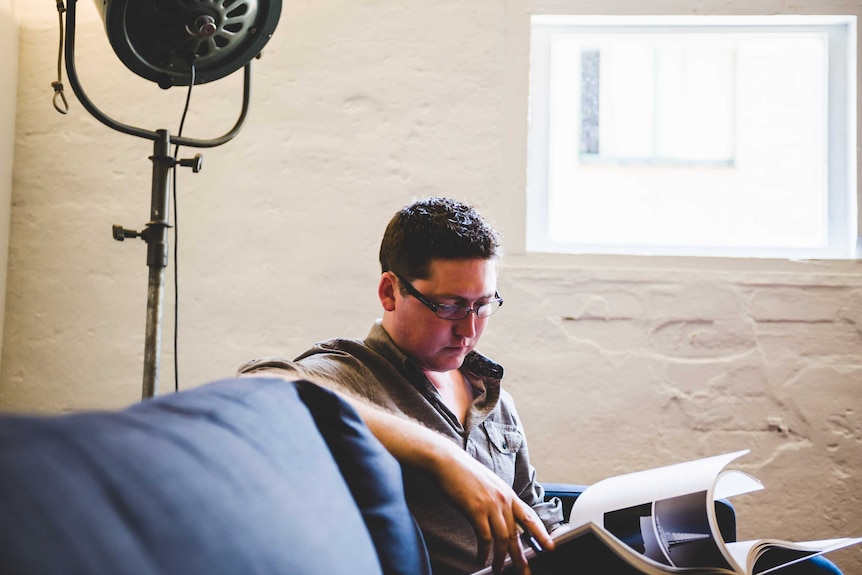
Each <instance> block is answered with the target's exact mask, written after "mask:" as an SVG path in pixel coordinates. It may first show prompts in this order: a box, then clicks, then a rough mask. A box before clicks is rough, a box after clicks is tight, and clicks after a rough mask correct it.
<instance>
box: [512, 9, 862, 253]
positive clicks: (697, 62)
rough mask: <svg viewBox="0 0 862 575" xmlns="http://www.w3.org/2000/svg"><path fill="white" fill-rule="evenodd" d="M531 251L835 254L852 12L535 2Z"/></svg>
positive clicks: (842, 202)
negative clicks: (569, 7)
mask: <svg viewBox="0 0 862 575" xmlns="http://www.w3.org/2000/svg"><path fill="white" fill-rule="evenodd" d="M531 42H532V46H531V64H530V67H531V77H530V108H529V124H530V127H529V142H528V149H529V158H528V197H527V212H528V213H527V216H528V221H527V249H528V251H544V252H571V253H628V254H670V255H717V256H756V257H791V258H814V257H817V258H847V257H853V256H854V254H855V244H856V167H855V144H856V142H855V134H856V132H855V130H856V121H855V105H856V94H855V66H856V64H855V17H843V16H841V17H838V16H835V17H831V16H830V17H824V16H819V17H818V16H804V17H803V16H799V17H787V16H769V17H709V16H704V17H568V16H534V17H533V21H532V36H531Z"/></svg>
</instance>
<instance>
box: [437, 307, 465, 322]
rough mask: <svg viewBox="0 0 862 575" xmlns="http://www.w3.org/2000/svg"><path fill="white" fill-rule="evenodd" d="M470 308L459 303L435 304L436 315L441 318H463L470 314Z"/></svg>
mask: <svg viewBox="0 0 862 575" xmlns="http://www.w3.org/2000/svg"><path fill="white" fill-rule="evenodd" d="M470 311H471V308H469V307H464V306H461V305H443V304H440V305H438V306H437V317H439V318H441V319H464V318H465V317H467V316H468V315H469V314H470Z"/></svg>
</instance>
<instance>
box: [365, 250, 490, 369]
mask: <svg viewBox="0 0 862 575" xmlns="http://www.w3.org/2000/svg"><path fill="white" fill-rule="evenodd" d="M430 272H431V273H430V275H429V277H428V278H427V279H417V280H414V281H413V282H411V283H412V285H413V287H414V288H416V290H418V291H419V292H420V293H421V294H422V295H424V296H425V297H426V298H428V299H429V300H431V301H432V302H433V303H436V304H454V305H463V306H476V304H483V303H486V302H488V301H489V300H491V299H494V293H495V292H496V290H497V264H496V262H495V261H492V260H483V259H460V260H444V259H434V260H431V266H430ZM398 282H399V280H398V279H397V278H396V277H395V275H394V274H392V273H390V272H387V273H385V274H383V276H382V277H381V279H380V286H379V290H378V291H379V295H380V301H381V303H382V304H383V308H384V310H385V312H384V314H383V328H384V329H385V330H386V332H387V333H388V334H389V336H390V337H391V338H392V340H393V341H394V342H395V345H397V346H398V347H399V348H400V349H401V350H402V351H403V352H405V353H406V354H407V355H409V356H410V357H412V358H413V359H414V360H415V361H416V362H417V363H418V364H419V366H420V367H422V369H425V370H430V371H450V370H453V369H458V368H460V367H461V364H462V363H463V362H464V357H465V356H466V355H467V354H468V353H469V352H470V351H472V350H473V348H474V347H476V344H477V343H478V342H479V338H480V337H481V336H482V332H483V331H484V330H485V325H486V324H487V323H488V318H487V317H485V318H478V317H476V314H475V313H470V314H468V315H467V317H465V318H464V319H460V320H447V319H441V318H439V317H437V315H436V314H435V313H434V311H432V310H431V309H429V308H428V307H427V306H425V305H424V304H423V303H422V302H420V301H419V300H418V299H416V298H415V297H413V296H411V295H409V294H406V293H401V290H400V289H399V284H398Z"/></svg>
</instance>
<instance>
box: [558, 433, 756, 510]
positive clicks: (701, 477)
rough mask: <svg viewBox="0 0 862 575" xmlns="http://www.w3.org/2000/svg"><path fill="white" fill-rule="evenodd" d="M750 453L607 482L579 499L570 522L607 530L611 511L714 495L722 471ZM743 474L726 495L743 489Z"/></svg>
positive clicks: (730, 484)
mask: <svg viewBox="0 0 862 575" xmlns="http://www.w3.org/2000/svg"><path fill="white" fill-rule="evenodd" d="M748 452H749V450H748V449H746V450H743V451H735V452H733V453H727V454H724V455H716V456H713V457H707V458H705V459H698V460H695V461H689V462H686V463H677V464H674V465H668V466H665V467H657V468H655V469H648V470H646V471H637V472H635V473H628V474H626V475H619V476H616V477H610V478H608V479H603V480H602V481H599V482H598V483H595V484H594V485H591V486H590V487H588V488H587V489H586V491H584V492H583V493H582V494H581V495H580V497H578V499H577V501H575V505H574V507H573V508H572V515H571V519H570V520H569V521H570V523H572V524H573V525H582V524H584V523H589V522H593V523H596V524H597V525H601V526H604V516H605V513H607V512H609V511H615V510H619V509H627V508H631V507H636V506H638V505H643V504H647V503H649V504H651V503H652V502H653V501H657V500H660V499H671V498H674V497H678V496H681V495H686V494H690V493H698V492H703V491H706V492H708V493H713V488H714V487H715V485H716V484H717V482H718V478H719V475H720V474H721V471H722V469H724V468H725V467H726V466H727V464H728V463H730V462H731V461H733V460H734V459H737V458H738V457H740V456H742V455H745V454H746V453H748ZM740 473H741V472H737V473H734V474H732V475H730V476H729V477H731V480H730V481H729V482H728V483H727V484H722V485H723V487H722V489H721V492H722V493H728V492H732V491H739V489H741V488H743V482H742V480H741V478H740ZM742 475H744V474H742ZM747 477H749V476H747ZM750 479H751V481H753V482H755V483H756V485H757V486H759V487H758V488H762V487H763V486H762V485H760V483H759V482H758V481H757V480H756V479H754V478H750ZM745 485H747V486H748V487H749V488H751V487H754V485H753V484H751V483H750V482H747V483H745ZM749 490H750V489H749ZM742 492H745V491H744V490H743V491H742ZM737 494H739V493H737ZM722 497H727V495H722Z"/></svg>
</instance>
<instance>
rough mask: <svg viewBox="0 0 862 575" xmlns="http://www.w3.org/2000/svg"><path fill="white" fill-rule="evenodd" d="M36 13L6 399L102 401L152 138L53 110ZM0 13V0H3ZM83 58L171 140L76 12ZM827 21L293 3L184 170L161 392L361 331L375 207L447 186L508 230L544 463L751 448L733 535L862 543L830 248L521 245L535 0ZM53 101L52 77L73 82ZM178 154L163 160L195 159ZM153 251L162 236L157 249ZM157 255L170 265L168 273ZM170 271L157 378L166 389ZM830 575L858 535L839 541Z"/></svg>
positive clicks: (694, 6) (846, 317)
mask: <svg viewBox="0 0 862 575" xmlns="http://www.w3.org/2000/svg"><path fill="white" fill-rule="evenodd" d="M53 4H54V3H52V2H45V3H39V5H38V6H36V3H27V5H25V6H20V8H21V9H22V11H23V12H24V14H25V17H24V22H23V25H22V29H21V30H20V66H19V70H20V75H19V80H18V103H17V115H18V122H17V126H16V137H15V164H14V187H13V199H12V218H11V248H10V252H9V267H8V288H7V298H6V320H5V339H4V345H3V355H2V363H0V368H2V371H0V408H3V409H9V410H25V411H39V412H62V411H75V410H81V409H89V408H108V407H119V406H123V405H127V404H129V403H132V402H134V401H137V400H138V398H139V396H140V393H141V372H142V364H143V345H144V326H145V310H146V290H147V286H146V283H147V268H146V265H145V252H146V250H145V247H146V246H145V245H144V244H143V242H140V241H138V240H127V241H126V242H124V243H122V244H121V243H117V242H114V241H113V240H112V239H111V231H110V227H111V225H112V224H122V225H124V226H126V227H130V228H135V229H140V228H141V227H142V226H143V224H144V223H145V222H146V221H147V220H148V217H149V200H150V185H151V178H150V176H151V172H150V170H151V165H150V162H149V161H148V160H147V156H148V155H150V154H151V153H152V146H151V144H150V143H149V142H147V141H144V140H138V139H136V138H133V137H131V136H126V135H122V134H118V133H116V132H113V131H112V130H110V129H108V128H107V127H105V126H103V125H101V124H99V123H98V122H96V121H95V120H94V119H93V118H91V117H89V116H88V115H87V114H86V112H85V111H84V110H83V109H82V108H81V107H80V105H79V104H78V103H77V102H75V101H74V98H73V102H72V111H71V113H70V114H69V115H68V116H60V115H59V114H57V113H55V112H54V111H53V109H52V107H51V100H50V99H51V94H52V93H51V90H50V82H51V81H52V80H53V75H54V73H55V72H54V70H55V66H56V62H55V58H56V41H57V28H56V13H55V12H54V11H53V9H54V5H53ZM0 6H2V5H0ZM79 11H80V14H79V20H80V29H79V50H78V51H79V54H78V68H79V72H80V74H81V78H82V82H83V83H84V86H85V88H86V89H87V91H88V93H89V94H90V96H91V97H92V98H93V100H94V101H95V102H96V103H97V105H99V106H100V107H102V108H103V110H104V111H106V112H108V113H109V114H111V115H113V116H115V117H116V118H117V119H120V120H122V121H124V122H126V123H130V124H133V125H140V126H143V127H147V128H150V129H157V128H164V129H169V130H171V131H172V132H175V131H176V130H177V126H178V124H179V119H180V113H181V110H182V104H183V101H184V98H185V92H184V91H183V90H180V89H173V90H169V91H167V92H164V91H161V90H160V89H158V88H157V87H155V86H154V85H151V84H149V83H147V82H145V81H142V80H140V79H138V78H136V77H134V76H133V75H132V74H131V73H130V72H128V71H127V70H126V69H125V68H123V67H122V65H121V64H119V62H118V61H117V59H116V58H115V57H114V56H113V53H112V52H111V51H110V48H109V47H108V45H107V40H106V38H105V34H104V33H103V32H102V30H101V23H100V22H99V20H98V17H97V16H96V13H95V8H93V6H92V5H91V4H89V3H88V2H82V3H81V6H80V7H79ZM531 11H533V12H538V13H552V12H569V13H595V12H598V11H603V12H607V13H630V12H641V13H650V12H654V13H665V12H682V13H719V14H734V13H763V14H770V13H776V12H789V13H806V12H818V13H841V14H860V13H862V7H860V3H859V2H837V1H835V2H826V1H822V0H806V1H801V2H794V3H788V2H764V1H743V0H738V1H733V0H728V1H721V2H719V1H698V2H689V1H687V0H666V1H657V0H654V1H649V2H644V1H639V2H635V1H634V0H627V1H623V0H618V1H610V2H609V1H605V2H602V3H597V2H584V1H577V2H575V1H566V0H560V1H557V2H533V3H529V2H526V0H510V1H508V2H501V1H499V0H493V1H492V0H478V1H472V2H463V1H455V0H435V1H433V2H431V1H415V2H403V3H401V2H384V1H382V0H366V1H356V0H315V1H314V2H311V1H309V0H305V1H295V2H294V1H289V2H285V3H284V11H283V14H282V19H281V22H280V24H279V27H278V30H277V32H276V35H275V37H274V38H273V40H272V42H271V43H270V44H269V45H268V46H267V48H266V50H265V53H264V57H263V59H261V60H260V61H257V62H255V72H254V86H253V92H252V104H251V112H250V114H249V119H248V122H247V123H246V125H245V127H244V128H243V131H242V132H241V133H240V135H239V136H238V137H237V138H236V139H235V140H234V141H232V142H230V143H229V144H226V145H224V146H221V147H218V148H214V149H211V150H206V151H204V152H203V153H204V169H203V171H202V172H201V173H200V174H192V173H191V172H190V171H188V170H185V171H183V172H181V173H180V175H179V184H178V195H179V214H178V228H179V258H178V259H179V265H180V272H179V278H180V291H179V298H180V306H179V309H180V312H179V317H180V321H179V323H180V325H179V349H180V353H179V359H180V362H179V374H180V384H181V387H184V388H185V387H190V386H193V385H198V384H200V383H203V382H205V381H207V380H210V379H213V378H218V377H222V376H226V375H230V374H231V373H233V371H234V370H235V369H236V367H237V366H238V365H239V364H240V363H242V362H243V361H245V360H247V359H250V358H253V357H259V356H264V355H287V356H292V355H294V354H296V353H298V352H299V351H302V350H303V349H304V348H305V347H306V346H307V345H309V344H310V343H312V342H313V341H316V340H318V339H322V338H326V337H331V336H336V335H348V336H355V337H362V336H363V335H364V334H365V333H366V331H367V329H368V327H369V325H370V323H371V321H372V320H373V319H374V318H375V317H377V316H378V314H379V304H378V302H377V300H376V292H375V289H376V282H377V277H378V272H377V267H376V265H377V264H376V250H377V246H378V242H379V238H380V234H381V233H382V230H383V227H384V226H385V223H386V221H387V220H388V219H389V217H390V216H391V214H392V212H393V211H394V210H395V209H397V208H398V207H400V206H401V205H403V204H404V203H407V202H409V201H410V200H411V199H413V198H415V197H421V196H425V195H429V194H450V195H454V196H457V197H460V198H462V199H464V200H466V201H468V202H471V203H473V204H475V205H476V206H478V207H479V208H480V210H481V211H483V212H484V213H485V214H486V215H487V216H489V218H490V219H492V220H493V221H495V222H496V223H497V224H498V225H499V227H500V228H501V230H502V231H503V233H504V235H505V239H506V245H507V249H508V252H509V256H508V258H507V262H506V266H505V268H504V270H503V272H502V275H501V279H500V286H499V288H500V293H501V294H502V295H503V296H504V298H505V299H506V305H505V306H504V308H503V309H502V310H501V312H500V313H499V314H497V315H496V316H494V318H493V320H492V323H491V325H490V327H489V329H488V331H487V332H486V336H485V339H484V340H483V342H482V345H481V346H480V347H481V349H482V351H484V352H485V353H487V354H489V355H491V356H492V357H495V358H496V359H498V360H499V361H501V362H502V363H503V364H504V365H505V366H506V369H507V378H506V382H507V383H506V385H507V387H508V389H509V390H510V391H511V392H512V393H513V394H514V396H515V397H516V399H517V401H518V404H519V407H520V412H521V416H522V418H523V419H524V421H525V424H526V426H527V430H528V433H529V435H530V446H531V450H532V453H533V457H534V460H535V464H536V466H537V468H538V470H539V477H540V478H542V479H545V480H548V481H575V482H581V483H589V482H593V481H596V480H598V479H600V478H602V477H605V476H607V475H610V474H615V473H620V472H625V471H633V470H637V469H641V468H644V467H651V466H656V465H661V464H668V463H673V462H678V461H681V460H685V459H689V458H695V457H700V456H707V455H712V454H717V453H720V452H725V451H730V450H736V449H742V448H750V449H752V453H751V454H750V455H748V456H747V457H745V458H744V459H742V460H740V461H739V467H740V468H742V469H745V470H747V471H749V472H751V473H753V474H754V475H755V476H757V477H759V478H760V479H761V480H763V481H764V483H765V484H766V490H765V491H763V492H761V493H758V494H754V495H749V496H745V497H742V498H740V499H738V500H736V501H735V503H736V505H737V509H738V512H739V515H740V532H741V535H742V536H743V537H761V536H778V537H786V538H790V539H818V538H825V537H832V536H843V535H862V505H860V501H862V495H860V493H862V477H860V469H862V412H860V410H862V327H860V326H862V274H860V267H859V264H858V263H857V262H855V261H851V262H788V261H777V260H727V259H691V258H680V259H674V258H634V257H632V258H625V257H614V258H610V257H584V256H582V257H562V256H548V255H536V254H524V253H523V250H522V246H523V233H524V232H523V206H524V199H523V189H524V186H525V177H524V170H525V148H524V146H525V141H526V97H527V93H526V91H527V87H526V74H527V57H528V41H529V38H528V15H529V13H530V12H531ZM239 90H240V81H239V77H231V78H228V79H225V80H223V81H221V82H217V83H214V84H212V85H207V86H200V87H198V88H196V89H195V90H194V92H193V95H192V106H191V112H190V114H189V119H188V121H187V124H186V130H185V132H184V134H185V135H189V136H197V137H208V136H215V135H219V134H221V133H222V132H224V131H225V130H226V129H227V128H229V127H230V125H232V123H233V120H234V118H235V117H236V114H237V111H238V106H239V101H240V95H239ZM69 96H70V97H71V94H69ZM194 153H195V151H194V150H181V154H180V155H181V156H184V157H185V156H190V155H192V154H194ZM172 245H173V241H172ZM174 261H175V258H174V257H173V254H172V255H171V265H173V262H174ZM173 278H174V274H173V271H172V270H169V272H168V274H167V282H168V285H167V287H166V313H165V318H164V325H163V329H164V331H163V340H164V350H163V353H162V355H161V360H162V373H161V381H160V391H161V392H162V393H167V392H169V391H170V390H171V389H173V385H174V377H173V368H172V362H173V350H172V348H171V344H172V338H173V328H174V322H173V304H172V294H173V291H172V288H171V285H172V282H173ZM833 557H834V558H836V559H838V560H839V561H840V562H841V565H842V566H843V567H845V570H846V572H847V573H857V572H862V553H860V550H858V549H853V550H848V551H843V552H841V553H838V554H835V555H834V556H833Z"/></svg>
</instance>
